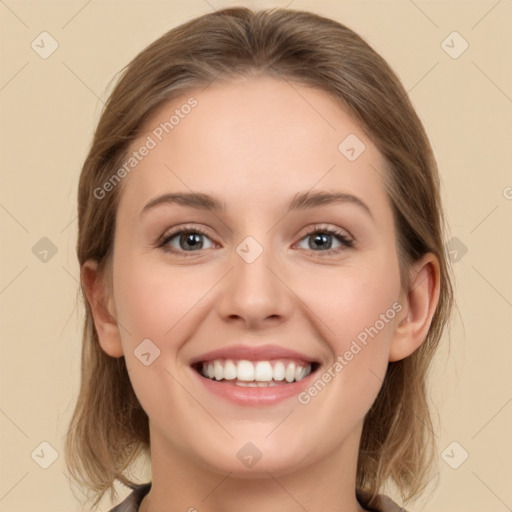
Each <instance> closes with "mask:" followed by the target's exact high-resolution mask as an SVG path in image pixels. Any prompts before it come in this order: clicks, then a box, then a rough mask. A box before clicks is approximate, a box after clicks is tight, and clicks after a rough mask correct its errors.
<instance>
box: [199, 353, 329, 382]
mask: <svg viewBox="0 0 512 512" xmlns="http://www.w3.org/2000/svg"><path fill="white" fill-rule="evenodd" d="M319 366H320V365H319V364H318V363H316V362H311V363H307V362H305V361H299V360H295V359H282V358H281V359H274V360H267V361H249V360H246V359H240V360H235V359H214V360H211V361H199V362H197V363H194V364H193V365H192V368H193V369H194V370H195V371H196V372H197V373H199V375H201V376H202V377H204V378H205V379H209V380H212V381H217V382H222V383H224V384H231V385H236V386H241V387H270V386H282V385H287V384H291V383H293V382H299V381H301V380H302V379H304V378H306V377H307V376H308V375H310V374H311V373H313V372H315V371H316V370H317V369H318V367H319Z"/></svg>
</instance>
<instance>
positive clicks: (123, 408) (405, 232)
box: [66, 8, 453, 505]
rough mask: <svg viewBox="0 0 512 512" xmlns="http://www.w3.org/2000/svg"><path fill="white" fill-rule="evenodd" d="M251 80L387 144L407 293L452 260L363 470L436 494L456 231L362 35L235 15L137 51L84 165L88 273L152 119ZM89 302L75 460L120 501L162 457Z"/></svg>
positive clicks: (375, 488)
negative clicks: (424, 261)
mask: <svg viewBox="0 0 512 512" xmlns="http://www.w3.org/2000/svg"><path fill="white" fill-rule="evenodd" d="M251 73H255V74H258V73H259V74H265V75H268V76H272V77H275V78H277V79H281V80H287V81H290V82H294V83H298V84H302V85H307V86H312V87H316V88H318V89H321V90H323V91H325V92H327V93H328V94H330V95H332V97H334V98H337V99H338V100H339V101H340V103H341V105H342V106H343V108H345V109H346V111H347V112H349V113H350V114H351V115H352V116H353V117H354V119H356V121H358V122H359V123H360V125H361V127H362V129H363V130H364V131H365V132H366V134H367V135H368V137H369V138H370V139H371V140H372V141H373V142H374V143H375V145H376V146H377V148H378V149H379V151H380V152H381V153H382V155H383V156H384V159H385V162H386V169H385V174H384V176H383V177H382V178H383V181H384V184H385V187H386V191H387V194H388V196H389V199H390V202H391V204H392V209H393V215H394V222H395V227H396V232H397V241H396V243H397V251H398V255H399V260H400V272H401V278H402V286H403V287H404V288H405V289H407V288H408V287H409V278H408V276H409V274H408V270H409V269H410V265H411V263H413V262H414V261H416V260H418V259H419V258H420V257H421V256H422V255H424V254H426V253H427V252H432V253H434V254H435V255H436V256H437V258H438V260H439V264H440V297H439V303H438V306H437V309H436V311H435V314H434V317H433V319H432V323H431V325H430V329H429V332H428V334H427V336H426V339H425V341H424V342H423V343H422V344H421V346H420V347H419V348H418V349H417V350H416V351H415V352H414V353H413V354H412V355H410V356H409V357H407V358H405V359H403V360H400V361H396V362H391V363H389V366H388V371H387V374H386V377H385V380H384V382H383V385H382V388H381V390H380V392H379V394H378V396H377V398H376V400H375V402H374V404H373V405H372V407H371V409H370V411H369V412H368V414H367V415H366V417H365V422H364V427H363V433H362V438H361V445H360V453H359V460H358V467H357V481H356V484H357V490H358V492H361V493H364V494H365V495H366V494H369V495H370V496H373V495H375V494H377V493H378V492H379V491H380V490H381V489H382V487H383V485H384V484H385V483H386V482H387V481H388V480H391V481H392V482H394V483H395V484H396V486H397V488H398V490H399V491H400V494H401V496H402V498H403V499H404V500H406V501H408V500H409V499H411V498H413V497H417V496H418V495H419V493H420V492H421V491H423V490H424V489H425V487H426V480H427V473H428V472H429V470H430V469H431V466H432V462H433V456H434V454H435V443H434V439H433V437H432V421H431V416H430V411H429V406H428V401H427V388H426V380H427V373H428V369H429V366H430V363H431V360H432V357H433V355H434V352H435V350H436V347H437V345H438V342H439V340H440V338H441V335H442V332H443V330H444V328H445V326H447V325H448V321H449V318H450V313H451V309H452V303H453V291H452V282H451V277H450V275H451V268H450V264H449V261H448V260H447V257H446V254H445V251H444V248H443V240H444V233H445V230H446V229H447V228H446V226H445V221H444V217H443V212H442V207H441V199H440V183H439V177H438V171H437V165H436V162H435V159H434V155H433V152H432V149H431V147H430V144H429V141H428V138H427V135H426V133H425V131H424V128H423V126H422V123H421V121H420V120H419V118H418V116H417V114H416V113H415V111H414V108H413V106H412V105H411V103H410V101H409V99H408V97H407V93H406V91H405V90H404V88H403V86H402V84H401V83H400V80H399V79H398V78H397V76H396V75H395V74H394V72H393V71H392V70H391V69H390V67H389V66H388V64H387V63H386V62H385V61H384V59H383V58H382V57H381V56H380V55H378V54H377V53H376V52H375V51H374V50H373V49H372V48H371V47H370V46H369V45H368V44H367V43H366V42H365V41H364V40H363V39H362V38H361V37H360V36H358V35H357V34H356V33H354V32H353V31H352V30H350V29H349V28H347V27H345V26H344V25H342V24H340V23H338V22H336V21H334V20H331V19H328V18H324V17H321V16H319V15H316V14H313V13H309V12H302V11H294V10H287V9H270V10H263V11H257V12H254V11H252V10H250V9H247V8H228V9H223V10H219V11H217V12H214V13H211V14H207V15H204V16H201V17H199V18H196V19H194V20H191V21H189V22H187V23H185V24H183V25H180V26H178V27H177V28H174V29H172V30H170V31H169V32H167V33H166V34H164V35H163V36H162V37H160V38H159V39H158V40H156V41H155V42H153V43H152V44H150V45H149V46H148V47H147V48H146V49H144V50H143V51H142V52H141V53H140V54H139V55H137V56H136V57H135V59H134V60H133V61H132V62H131V63H130V64H129V65H128V66H127V67H126V68H124V70H123V73H122V76H121V78H120V79H119V81H118V82H117V85H116V86H115V88H114V90H113V92H112V93H111V95H110V97H109V99H108V101H107V103H106V105H105V108H104V110H103V113H102V115H101V118H100V120H99V123H98V126H97V129H96V132H95V134H94V139H93V142H92V145H91V148H90V151H89V154H88V156H87V158H86V160H85V163H84V165H83V169H82V173H81V177H80V183H79V190H78V243H77V253H78V260H79V263H80V266H82V265H83V264H84V263H85V262H86V261H87V260H89V259H92V260H96V261H98V262H99V266H100V269H102V270H103V271H105V270H107V273H108V269H106V265H108V263H109V261H110V254H111V249H112V246H113V240H114V231H115V220H116V210H117V204H118V200H119V194H120V191H121V189H122V187H121V186H118V187H115V188H114V189H113V190H112V191H111V192H110V193H109V195H108V197H107V198H106V199H104V200H98V199H97V198H96V196H95V190H97V189H98V187H101V186H102V185H103V184H104V183H105V182H106V181H107V180H108V179H109V178H110V177H111V176H112V175H113V172H114V171H115V170H116V169H118V168H119V166H120V165H121V164H122V162H123V160H124V159H125V157H126V154H127V152H128V150H129V147H130V144H131V142H132V141H133V140H134V139H135V138H136V137H137V136H138V135H140V133H141V129H142V127H143V125H144V123H145V121H147V120H148V119H149V118H150V116H152V115H153V114H154V113H155V112H156V111H157V110H158V108H159V107H161V106H162V105H163V104H164V103H167V102H169V101H170V100H173V99H175V98H178V97H182V96H183V95H184V94H185V93H190V91H192V90H193V89H196V88H198V87H204V86H207V85H208V84H209V83H211V82H212V81H214V80H216V79H229V78H232V77H236V76H246V75H248V74H251ZM82 292H84V290H83V287H82ZM84 298H85V293H84ZM85 305H86V316H85V325H84V331H83V346H82V367H81V384H80V393H79V397H78V401H77V404H76V408H75V410H74V414H73V416H72V419H71V422H70V425H69V430H68V433H67V439H66V463H67V466H68V469H69V471H70V473H71V475H72V478H73V479H74V480H75V481H76V482H78V483H79V484H80V485H81V486H82V487H83V488H86V489H89V490H90V491H92V492H93V493H94V496H95V498H96V501H95V502H94V505H96V504H97V503H98V502H99V501H100V499H101V498H102V496H103V495H104V494H105V492H107V491H109V490H110V496H111V498H113V497H114V495H115V490H114V482H115V480H118V481H120V482H122V483H124V484H126V485H129V486H134V485H136V482H135V481H132V480H131V479H130V478H129V476H127V474H126V471H128V470H129V468H130V467H131V465H132V463H134V462H135V461H137V460H138V459H139V456H141V455H147V456H149V426H148V417H147V415H146V413H145V412H144V410H143V409H142V407H141V405H140V403H139V401H138V399H137V397H136V395H135V393H134V390H133V388H132V386H131V383H130V379H129V377H128V374H127V370H126V365H125V361H124V357H121V358H113V357H110V356H108V355H107V354H106V353H104V352H103V350H102V349H101V347H100V345H99V343H98V337H97V333H96V331H95V328H94V323H93V320H92V315H91V309H90V306H89V304H88V302H87V300H86V299H85ZM369 504H370V505H371V501H370V502H369Z"/></svg>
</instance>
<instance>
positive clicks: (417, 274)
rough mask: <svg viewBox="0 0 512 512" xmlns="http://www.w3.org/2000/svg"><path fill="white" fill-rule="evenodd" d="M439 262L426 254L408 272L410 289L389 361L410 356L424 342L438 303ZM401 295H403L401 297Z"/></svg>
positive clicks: (430, 254) (391, 347)
mask: <svg viewBox="0 0 512 512" xmlns="http://www.w3.org/2000/svg"><path fill="white" fill-rule="evenodd" d="M439 279H440V275H439V261H438V259H437V257H436V256H435V255H434V254H433V253H428V254H425V255H424V256H423V258H421V259H420V260H419V261H418V262H416V263H415V264H414V266H413V269H412V274H411V285H410V289H409V291H408V293H407V294H406V296H404V298H403V301H402V304H403V306H404V313H403V317H402V318H401V320H399V321H398V324H397V326H396V328H395V333H394V336H393V340H392V342H391V346H390V351H389V361H399V360H401V359H404V358H406V357H407V356H409V355H411V354H412V353H413V352H414V351H415V350H416V349H417V348H419V346H420V345H421V344H422V343H423V342H424V341H425V338H426V336H427V333H428V330H429V328H430V324H431V322H432V317H433V316H434V313H435V311H436V308H437V304H438V302H439V293H440V283H439ZM404 295H405V294H404Z"/></svg>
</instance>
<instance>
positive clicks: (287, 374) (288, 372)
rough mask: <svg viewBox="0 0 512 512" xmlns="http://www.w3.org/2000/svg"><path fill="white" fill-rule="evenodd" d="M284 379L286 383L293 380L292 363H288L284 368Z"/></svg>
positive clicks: (293, 367)
mask: <svg viewBox="0 0 512 512" xmlns="http://www.w3.org/2000/svg"><path fill="white" fill-rule="evenodd" d="M284 378H285V379H286V382H293V380H294V379H295V365H294V364H293V363H290V364H289V365H288V366H287V367H286V372H285V374H284Z"/></svg>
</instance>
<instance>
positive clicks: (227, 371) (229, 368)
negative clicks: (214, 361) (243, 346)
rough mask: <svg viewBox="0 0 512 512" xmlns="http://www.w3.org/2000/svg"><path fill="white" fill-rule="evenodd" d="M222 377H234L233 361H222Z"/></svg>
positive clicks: (233, 378) (227, 378) (229, 378)
mask: <svg viewBox="0 0 512 512" xmlns="http://www.w3.org/2000/svg"><path fill="white" fill-rule="evenodd" d="M224 378H225V379H226V380H235V379H236V366H235V363H233V361H230V360H228V361H226V362H225V363H224Z"/></svg>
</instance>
